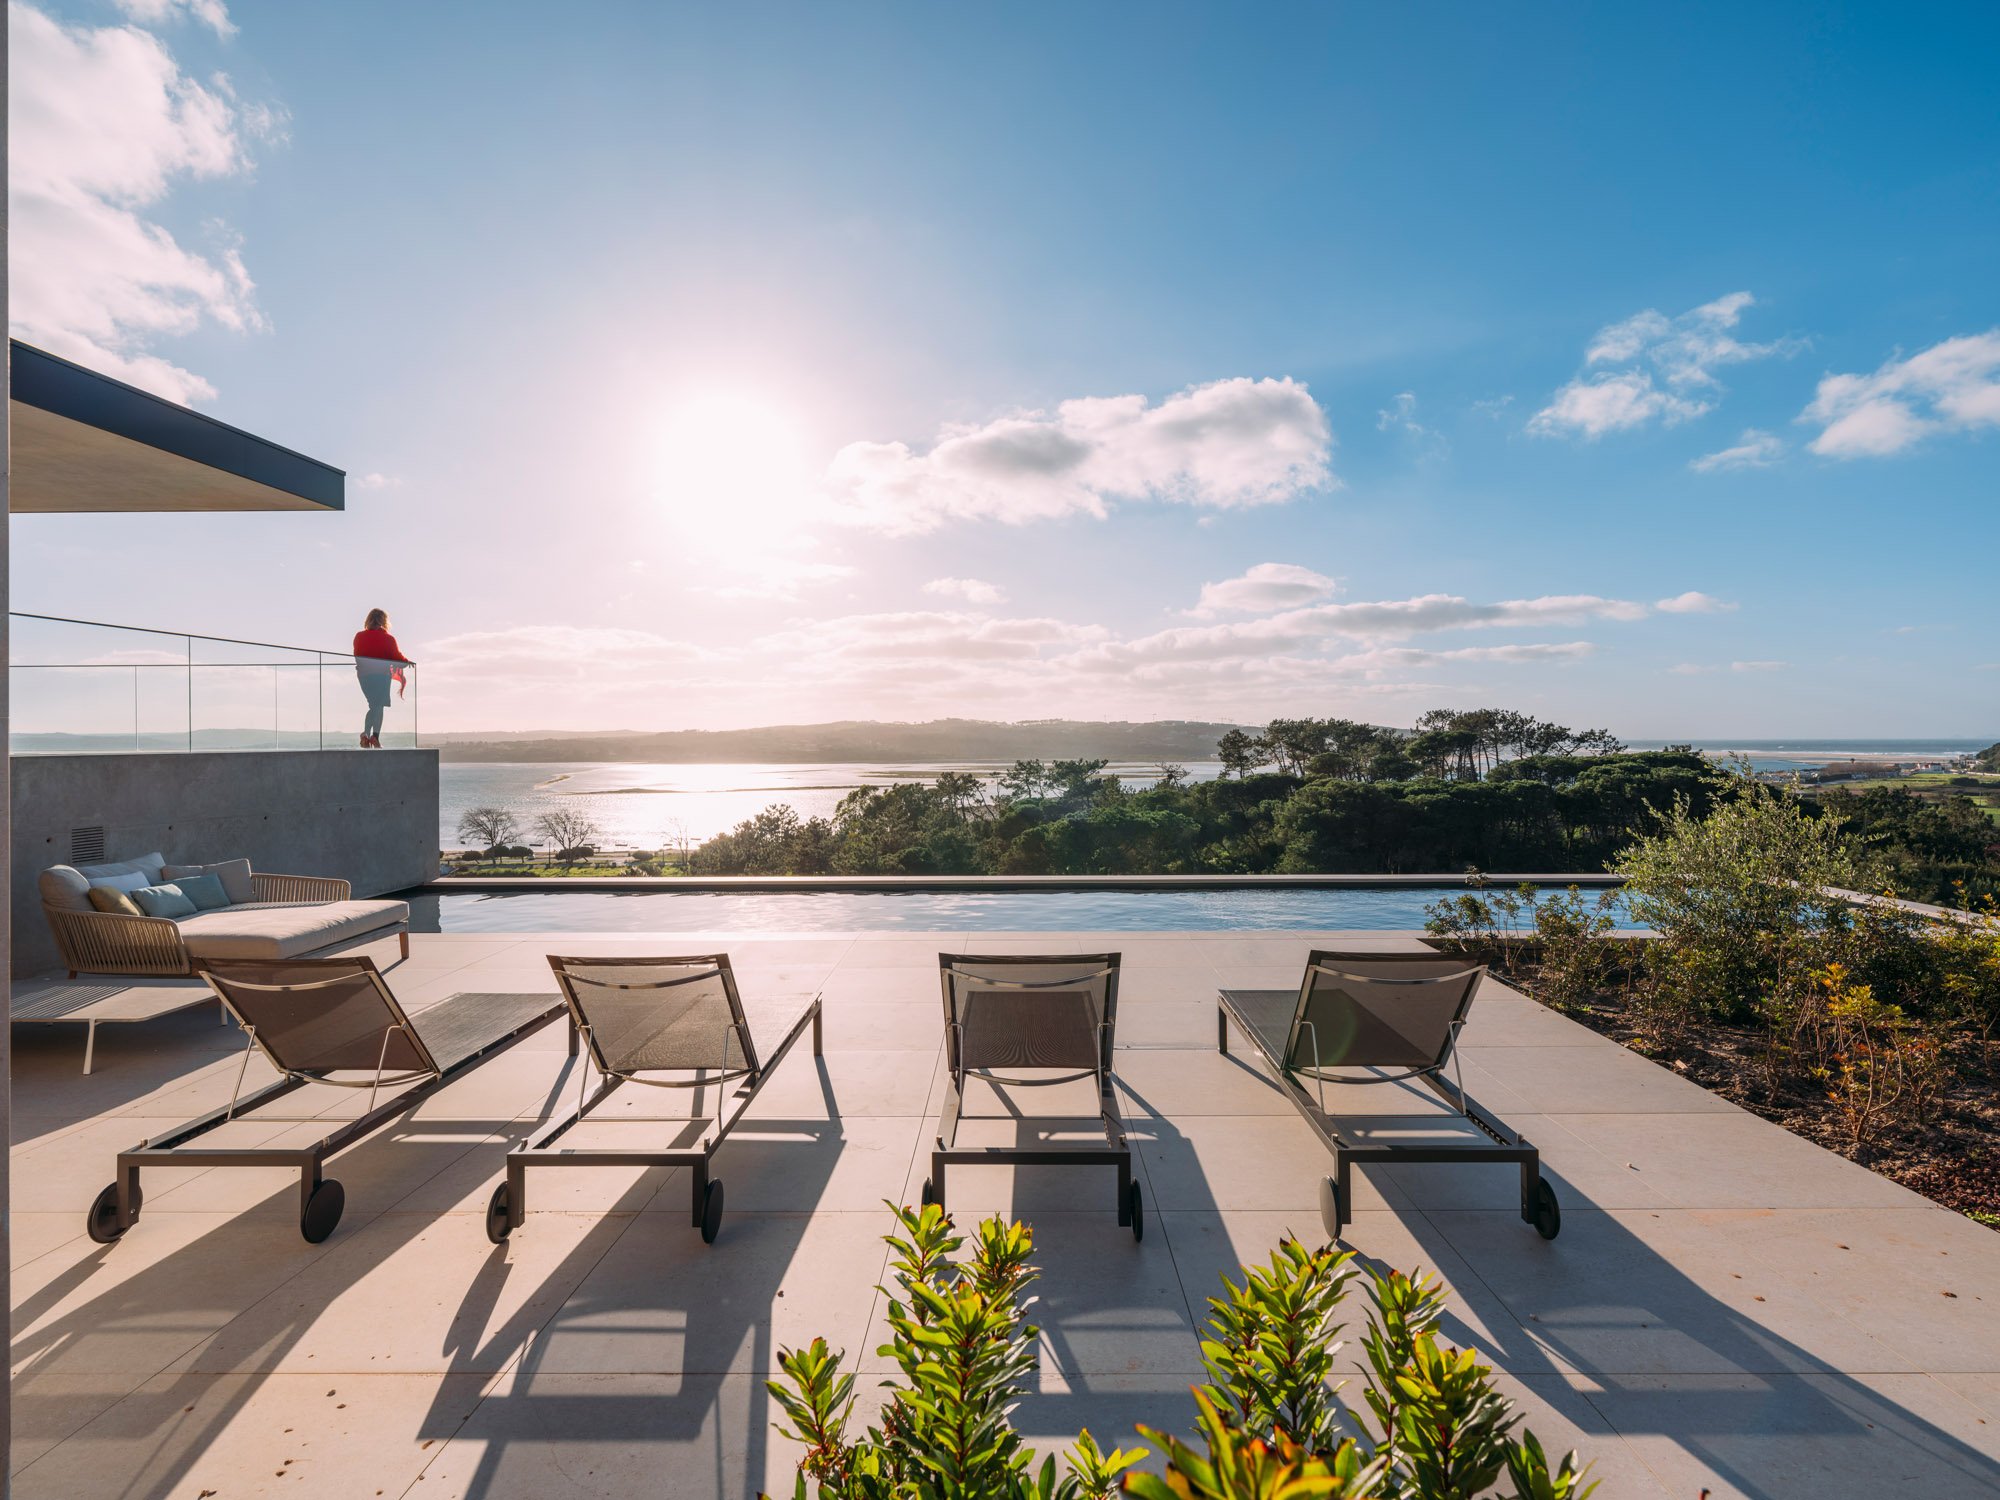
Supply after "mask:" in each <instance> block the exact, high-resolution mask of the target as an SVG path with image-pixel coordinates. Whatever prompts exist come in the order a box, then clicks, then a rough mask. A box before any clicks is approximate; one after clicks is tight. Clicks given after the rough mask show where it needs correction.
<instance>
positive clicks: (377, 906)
mask: <svg viewBox="0 0 2000 1500" xmlns="http://www.w3.org/2000/svg"><path fill="white" fill-rule="evenodd" d="M409 919H410V908H409V907H408V906H407V905H406V904H405V903H403V902H401V901H323V902H319V903H317V904H314V905H311V906H290V905H286V906H274V905H257V906H251V907H243V906H227V907H224V908H223V909H222V910H220V911H205V912H199V913H197V914H196V915H194V916H192V917H183V918H182V919H181V920H180V922H179V924H178V925H179V927H180V930H181V941H182V942H184V943H186V944H187V950H188V952H189V953H191V954H193V955H194V956H195V957H196V958H297V957H298V956H299V955H300V954H302V953H310V952H312V951H313V950H314V949H315V948H325V947H327V946H329V945H330V944H333V943H343V942H346V941H347V940H348V939H350V938H357V937H362V936H364V935H365V934H367V933H370V932H375V931H378V930H379V929H381V928H384V927H394V926H397V925H399V924H401V923H404V922H407V921H409Z"/></svg>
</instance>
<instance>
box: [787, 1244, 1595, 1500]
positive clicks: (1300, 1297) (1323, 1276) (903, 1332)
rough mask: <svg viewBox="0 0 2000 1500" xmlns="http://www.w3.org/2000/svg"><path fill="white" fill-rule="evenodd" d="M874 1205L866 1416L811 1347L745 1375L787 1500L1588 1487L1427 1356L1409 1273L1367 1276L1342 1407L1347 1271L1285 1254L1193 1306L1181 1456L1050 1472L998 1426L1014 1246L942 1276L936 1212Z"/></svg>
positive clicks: (945, 1259)
mask: <svg viewBox="0 0 2000 1500" xmlns="http://www.w3.org/2000/svg"><path fill="white" fill-rule="evenodd" d="M893 1211H894V1213H895V1216H896V1221H897V1228H898V1231H899V1232H898V1233H896V1234H893V1235H890V1236H889V1237H888V1242H889V1244H890V1245H891V1246H892V1247H893V1248H894V1250H895V1255H894V1257H893V1258H892V1261H891V1265H892V1269H893V1280H894V1282H895V1288H894V1289H893V1290H891V1289H890V1288H882V1289H881V1290H882V1292H883V1295H885V1296H887V1297H888V1298H889V1299H890V1301H889V1325H890V1328H891V1330H892V1335H891V1340H890V1342H889V1343H888V1344H886V1345H884V1346H883V1348H882V1350H881V1352H882V1354H884V1355H885V1356H887V1357H889V1358H891V1359H893V1360H894V1361H895V1364H896V1367H897V1370H898V1371H899V1372H900V1376H901V1378H900V1380H890V1381H885V1382H884V1385H885V1386H886V1388H887V1389H888V1391H889V1399H888V1401H887V1403H886V1404H885V1405H884V1407H883V1408H882V1414H881V1418H880V1420H879V1422H878V1423H877V1424H875V1425H873V1426H870V1427H868V1428H867V1429H866V1431H865V1432H864V1433H862V1434H861V1435H860V1436H858V1437H850V1435H849V1428H850V1425H851V1422H852V1418H853V1411H854V1377H853V1376H852V1375H851V1374H845V1373H843V1372H842V1370H841V1360H842V1356H841V1355H840V1354H837V1353H834V1352H832V1351H831V1350H829V1349H828V1347H827V1344H826V1341H825V1340H824V1339H814V1340H813V1341H812V1343H811V1344H810V1345H808V1346H807V1347H806V1348H804V1349H794V1350H784V1351H781V1352H780V1354H779V1359H778V1362H779V1368H780V1370H781V1371H782V1372H783V1376H784V1378H783V1379H782V1380H773V1381H770V1382H767V1386H768V1389H769V1390H770V1392H771V1395H772V1397H773V1399H775V1400H776V1401H777V1403H778V1405H779V1407H780V1409H781V1410H782V1412H783V1414H784V1420H783V1421H782V1422H780V1423H778V1424H776V1426H777V1430H778V1431H779V1432H780V1433H782V1434H783V1435H785V1436H786V1437H789V1438H793V1439H795V1440H796V1441H798V1442H800V1443H802V1444H803V1445H804V1446H805V1450H806V1451H805V1455H804V1456H803V1457H802V1458H801V1459H800V1461H799V1475H798V1478H797V1481H796V1483H795V1486H794V1490H793V1494H794V1496H795V1497H796V1500H808V1497H810V1496H813V1495H817V1496H819V1497H820V1500H905V1497H907V1500H1106V1497H1108V1496H1110V1495H1111V1494H1112V1493H1113V1491H1114V1490H1116V1489H1119V1488H1121V1487H1122V1489H1123V1490H1124V1492H1125V1493H1127V1494H1132V1495H1137V1496H1140V1497H1142V1500H1307V1497H1324V1500H1474V1497H1476V1496H1486V1495H1504V1496H1509V1497H1512V1500H1584V1497H1585V1496H1587V1495H1588V1494H1589V1493H1590V1491H1591V1490H1592V1489H1593V1488H1594V1487H1595V1486H1594V1485H1592V1484H1589V1483H1586V1482H1585V1479H1584V1474H1583V1471H1582V1470H1580V1469H1579V1468H1578V1466H1577V1463H1576V1456H1575V1455H1574V1454H1569V1455H1566V1456H1565V1457H1563V1458H1562V1459H1560V1460H1559V1461H1558V1462H1557V1463H1556V1464H1555V1465H1554V1466H1553V1467H1551V1465H1550V1463H1549V1461H1548V1458H1547V1456H1546V1454H1545V1453H1544V1452H1543V1450H1542V1446H1541V1444H1540V1443H1539V1442H1537V1441H1536V1439H1535V1437H1534V1435H1533V1434H1532V1433H1528V1432H1523V1433H1522V1434H1521V1435H1520V1437H1519V1438H1516V1437H1514V1436H1513V1429H1514V1427H1515V1424H1516V1423H1517V1422H1518V1420H1519V1419H1518V1418H1517V1417H1516V1416H1515V1415H1514V1414H1513V1412H1512V1410H1511V1404H1510V1403H1509V1402H1508V1401H1507V1400H1506V1398H1505V1397H1503V1396H1501V1395H1500V1394H1499V1393H1498V1392H1497V1391H1495V1390H1494V1388H1493V1372H1492V1369H1491V1368H1490V1367H1489V1366H1486V1365H1483V1364H1481V1363H1480V1362H1479V1360H1478V1357H1477V1356H1476V1355H1475V1354H1473V1353H1471V1352H1470V1351H1460V1350H1456V1349H1451V1348H1448V1347H1446V1346H1444V1345H1441V1344H1440V1343H1439V1342H1438V1340H1437V1337H1436V1331H1435V1330H1436V1324H1437V1320H1438V1317H1439V1314H1440V1312H1441V1311H1442V1308H1443V1305H1444V1296H1443V1293H1442V1292H1441V1290H1440V1289H1439V1288H1438V1286H1437V1285H1436V1283H1435V1282H1432V1281H1428V1280H1426V1279H1424V1278H1422V1277H1409V1276H1404V1275H1401V1274H1400V1273H1391V1274H1389V1275H1387V1276H1371V1277H1370V1278H1369V1279H1368V1288H1369V1292H1370V1296H1371V1301H1372V1304H1373V1305H1372V1307H1371V1309H1370V1312H1369V1329H1368V1333H1367V1335H1366V1337H1365V1338H1364V1339H1363V1341H1362V1347H1363V1349H1364V1351H1365V1353H1366V1355H1367V1375H1366V1385H1365V1387H1364V1389H1363V1392H1362V1395H1363V1397H1364V1399H1365V1402H1366V1406H1367V1412H1366V1414H1365V1415H1364V1414H1363V1413H1362V1412H1361V1411H1360V1410H1359V1409H1358V1408H1357V1409H1355V1410H1353V1411H1348V1410H1343V1408H1342V1407H1341V1406H1340V1404H1339V1403H1338V1402H1337V1401H1336V1400H1335V1394H1336V1392H1337V1391H1338V1389H1339V1387H1338V1386H1336V1385H1334V1384H1333V1383H1332V1375H1333V1371H1334V1356H1335V1354H1336V1353H1337V1352H1338V1350H1339V1348H1340V1343H1339V1334H1340V1332H1341V1325H1340V1324H1339V1323H1338V1322H1337V1321H1336V1319H1337V1318H1338V1316H1339V1314H1340V1311H1341V1305H1342V1302H1343V1300H1344V1299H1345V1297H1346V1295H1347V1292H1348V1290H1349V1288H1350V1286H1351V1285H1352V1284H1353V1282H1354V1281H1355V1280H1356V1273H1355V1271H1354V1268H1353V1265H1352V1260H1353V1256H1352V1253H1351V1252H1348V1251H1336V1250H1334V1249H1332V1248H1331V1247H1326V1248H1321V1249H1317V1250H1309V1249H1307V1248H1306V1247H1305V1246H1303V1245H1301V1244H1299V1242H1298V1241H1296V1240H1292V1239H1287V1240H1285V1241H1284V1243H1282V1244H1281V1245H1279V1247H1278V1248H1277V1249H1276V1250H1275V1251H1274V1252H1272V1255H1271V1257H1270V1262H1269V1264H1268V1265H1266V1266H1256V1267H1246V1268H1244V1271H1243V1280H1242V1282H1241V1284H1238V1283H1236V1282H1232V1281H1231V1280H1229V1279H1228V1278H1227V1277H1225V1278H1224V1279H1223V1295H1222V1296H1220V1297H1213V1298H1210V1299H1209V1307H1210V1317H1209V1319H1208V1329H1207V1332H1208V1336H1207V1337H1206V1338H1204V1339H1203V1340H1202V1345H1201V1354H1202V1362H1203V1364H1204V1365H1205V1366H1206V1367H1207V1369H1208V1373H1209V1376H1210V1380H1209V1383H1208V1384H1207V1385H1205V1386H1203V1387H1201V1388H1200V1389H1198V1390H1196V1391H1195V1393H1194V1397H1195V1407H1196V1416H1195V1425H1196V1430H1197V1436H1198V1440H1199V1442H1200V1444H1201V1446H1200V1448H1199V1449H1197V1448H1196V1447H1195V1446H1194V1445H1191V1444H1189V1443H1186V1442H1184V1441H1182V1440H1181V1439H1180V1438H1177V1437H1174V1436H1172V1435H1170V1434H1168V1433H1164V1432H1158V1431H1154V1430H1152V1429H1149V1428H1143V1427H1142V1428H1140V1429H1139V1430H1140V1432H1141V1433H1142V1434H1143V1435H1144V1436H1146V1437H1147V1438H1149V1439H1150V1440H1151V1441H1152V1442H1154V1443H1155V1444H1157V1445H1158V1447H1159V1450H1160V1453H1161V1455H1162V1456H1163V1458H1164V1459H1165V1462H1166V1467H1165V1472H1164V1473H1163V1474H1161V1475H1153V1474H1142V1473H1132V1472H1128V1471H1129V1470H1131V1469H1132V1468H1133V1467H1134V1465H1136V1464H1137V1463H1139V1462H1140V1461H1141V1460H1142V1459H1144V1458H1145V1457H1146V1456H1147V1454H1146V1452H1145V1450H1143V1449H1140V1450H1129V1451H1128V1450H1118V1449H1114V1450H1112V1451H1110V1452H1106V1451H1105V1450H1104V1449H1102V1448H1100V1447H1099V1446H1098V1444H1097V1442H1096V1440H1095V1439H1093V1438H1092V1436H1091V1435H1090V1433H1088V1432H1084V1433H1081V1434H1079V1435H1078V1438H1077V1441H1076V1445H1075V1446H1074V1447H1073V1448H1071V1449H1070V1450H1069V1451H1068V1452H1067V1453H1066V1454H1064V1455H1063V1465H1062V1470H1061V1471H1060V1472H1058V1468H1057V1463H1056V1459H1055V1458H1054V1457H1053V1456H1048V1457H1043V1458H1041V1459H1040V1460H1039V1463H1038V1462H1037V1455H1036V1454H1034V1453H1033V1452H1032V1451H1031V1450H1029V1449H1028V1448H1027V1447H1026V1445H1025V1444H1023V1442H1022V1441H1021V1438H1020V1435H1019V1434H1018V1433H1017V1432H1015V1431H1014V1428H1013V1425H1012V1423H1011V1421H1010V1419H1009V1413H1010V1411H1011V1408H1012V1405H1013V1403H1014V1401H1015V1400H1016V1399H1017V1398H1018V1397H1019V1396H1020V1395H1021V1393H1022V1391H1023V1389H1024V1387H1025V1384H1026V1381H1027V1377H1028V1374H1029V1372H1030V1370H1032V1369H1033V1367H1034V1363H1035V1354H1034V1351H1035V1338H1036V1330H1035V1328H1034V1327H1033V1326H1032V1325H1031V1324H1029V1323H1028V1322H1027V1321H1026V1320H1025V1314H1026V1310H1027V1305H1028V1304H1027V1299H1026V1298H1025V1296H1024V1293H1025V1291H1026V1289H1027V1287H1028V1286H1029V1284H1030V1283H1031V1282H1032V1281H1033V1280H1034V1278H1035V1271H1034V1268H1033V1267H1032V1266H1031V1265H1030V1264H1029V1260H1028V1258H1029V1256H1030V1255H1031V1254H1032V1252H1033V1246H1034V1240H1033V1234H1032V1232H1031V1231H1030V1230H1029V1229H1028V1227H1027V1226H1026V1225H1024V1224H1010V1223H1004V1222H1002V1221H1001V1220H1000V1219H998V1218H992V1219H988V1220H986V1221H985V1222H984V1223H982V1224H981V1225H980V1226H979V1229H978V1232H977V1234H976V1236H975V1238H974V1242H973V1246H972V1254H971V1258H970V1259H969V1260H967V1261H954V1260H952V1259H951V1256H952V1254H953V1252H955V1251H957V1250H958V1249H960V1248H961V1247H962V1245H963V1244H964V1239H963V1237H962V1236H960V1235H959V1234H958V1233H957V1232H956V1231H955V1230H954V1228H953V1226H952V1221H951V1220H950V1218H949V1217H947V1216H946V1215H945V1213H944V1212H943V1211H942V1210H941V1209H939V1208H937V1207H936V1206H935V1205H927V1206H925V1207H924V1208H922V1209H910V1208H900V1209H894V1210H893ZM1503 1473H1504V1474H1505V1476H1506V1480H1507V1484H1508V1486H1509V1487H1508V1488H1504V1489H1499V1490H1496V1489H1494V1486H1495V1485H1496V1484H1498V1483H1499V1482H1500V1480H1501V1476H1502V1475H1503ZM1121 1476H1123V1478H1122V1485H1121Z"/></svg>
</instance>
